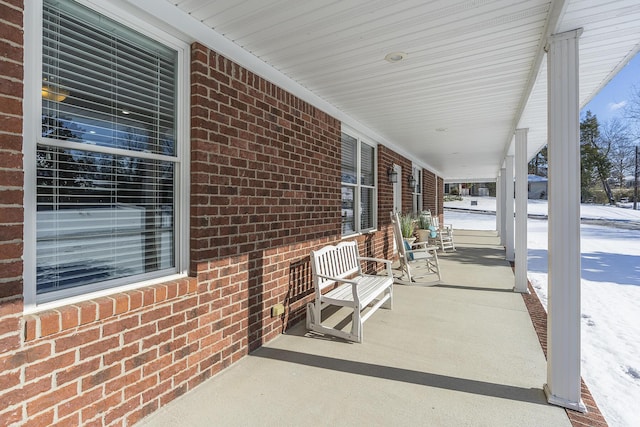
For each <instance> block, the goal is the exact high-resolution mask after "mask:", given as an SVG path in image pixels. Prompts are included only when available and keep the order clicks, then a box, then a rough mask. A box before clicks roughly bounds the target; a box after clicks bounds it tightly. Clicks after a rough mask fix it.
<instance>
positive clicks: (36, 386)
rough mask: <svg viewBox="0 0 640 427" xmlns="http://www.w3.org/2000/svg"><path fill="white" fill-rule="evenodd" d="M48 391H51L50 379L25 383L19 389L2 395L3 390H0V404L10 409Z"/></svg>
mask: <svg viewBox="0 0 640 427" xmlns="http://www.w3.org/2000/svg"><path fill="white" fill-rule="evenodd" d="M49 390H51V377H47V378H43V379H41V380H38V381H33V382H30V383H27V384H25V385H24V386H22V387H20V388H16V389H12V390H9V391H6V392H4V393H3V391H4V390H0V402H2V404H3V406H4V407H10V406H13V405H16V404H18V403H21V402H25V401H27V400H30V399H32V398H33V397H35V396H38V395H40V394H42V393H45V392H47V391H49Z"/></svg>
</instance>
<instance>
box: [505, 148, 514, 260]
mask: <svg viewBox="0 0 640 427" xmlns="http://www.w3.org/2000/svg"><path fill="white" fill-rule="evenodd" d="M504 165H505V171H506V176H505V194H504V202H505V210H504V215H505V225H506V232H507V235H506V241H505V250H506V253H507V254H506V259H507V261H514V260H515V248H514V246H513V244H514V241H515V236H514V231H515V222H514V219H513V214H514V211H513V208H514V206H513V191H514V189H513V180H514V176H513V156H507V157H506V158H505V159H504Z"/></svg>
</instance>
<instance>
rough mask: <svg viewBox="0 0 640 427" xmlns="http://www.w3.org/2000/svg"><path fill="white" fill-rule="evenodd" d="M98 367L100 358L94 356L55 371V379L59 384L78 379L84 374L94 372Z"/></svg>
mask: <svg viewBox="0 0 640 427" xmlns="http://www.w3.org/2000/svg"><path fill="white" fill-rule="evenodd" d="M99 368H100V359H99V358H95V359H91V360H87V361H82V362H80V363H77V364H75V365H73V366H72V367H70V368H68V369H65V370H64V371H61V372H57V373H56V381H57V384H58V385H59V386H60V385H62V384H64V383H67V382H70V381H75V380H78V379H80V378H82V377H84V376H85V375H89V374H91V373H93V372H96V371H97V370H98V369H99Z"/></svg>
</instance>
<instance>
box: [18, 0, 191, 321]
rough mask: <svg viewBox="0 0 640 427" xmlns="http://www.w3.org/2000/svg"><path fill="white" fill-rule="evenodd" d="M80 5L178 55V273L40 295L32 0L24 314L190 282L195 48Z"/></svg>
mask: <svg viewBox="0 0 640 427" xmlns="http://www.w3.org/2000/svg"><path fill="white" fill-rule="evenodd" d="M76 2H77V3H79V4H81V5H84V6H86V7H89V8H91V9H93V10H94V11H96V12H97V13H100V14H102V15H105V16H107V17H109V18H111V19H113V20H115V21H117V22H119V23H121V24H122V25H124V26H127V27H129V28H133V29H135V30H136V31H138V32H140V33H142V34H144V35H146V36H148V37H150V38H152V39H154V40H156V41H158V42H160V43H162V44H165V45H166V46H169V47H170V48H172V49H174V50H176V51H177V52H178V59H177V61H178V65H177V84H176V88H177V94H176V98H177V99H176V157H177V160H176V162H175V163H174V165H175V166H174V167H175V169H174V170H175V172H174V180H175V183H174V213H175V223H174V224H175V225H174V236H175V237H174V241H175V243H174V244H175V248H174V249H175V251H174V253H175V269H174V273H172V274H170V275H167V276H163V277H157V278H153V279H149V280H144V281H141V282H135V283H131V278H129V280H127V278H123V279H122V283H120V282H115V283H114V284H113V286H111V287H108V288H102V287H100V286H93V285H85V286H81V287H79V288H73V289H71V290H62V291H57V292H51V293H48V294H46V295H47V296H46V297H42V296H38V295H37V288H36V286H37V285H36V264H37V262H36V213H37V200H36V174H37V171H36V145H37V144H38V142H39V140H40V139H41V138H42V136H41V132H40V129H41V111H42V97H41V91H40V87H41V86H42V26H43V13H42V7H43V1H42V0H33V1H31V0H30V1H27V2H25V10H24V17H25V18H24V22H25V24H24V42H25V51H24V52H25V54H24V70H25V75H24V100H23V102H24V120H23V137H24V140H23V146H24V272H23V278H24V284H23V287H24V290H23V292H24V311H25V313H31V312H37V311H41V310H46V309H50V308H54V307H58V306H62V305H67V304H73V303H76V302H79V301H83V300H87V299H91V298H97V297H100V296H105V295H109V294H113V293H116V292H122V291H126V290H131V289H135V288H139V287H142V286H148V285H153V284H157V283H161V282H164V281H169V280H174V279H177V278H181V277H185V276H186V275H187V272H188V265H189V182H190V180H189V171H190V164H189V159H190V157H189V152H190V144H189V132H190V129H189V111H190V104H189V98H190V88H189V85H190V83H189V70H190V62H189V58H190V46H189V45H188V44H187V43H185V42H183V41H181V40H179V39H177V38H175V37H174V36H172V35H169V34H167V33H166V32H164V31H161V30H160V29H158V28H156V27H154V26H152V25H151V24H149V23H148V22H147V21H145V20H144V19H143V18H142V17H139V16H134V15H132V14H131V13H128V12H125V11H124V10H122V9H120V8H118V7H116V6H114V5H112V4H111V2H104V1H101V2H92V1H87V0H76Z"/></svg>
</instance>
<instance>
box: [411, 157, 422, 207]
mask: <svg viewBox="0 0 640 427" xmlns="http://www.w3.org/2000/svg"><path fill="white" fill-rule="evenodd" d="M411 175H412V176H413V178H414V179H415V180H416V186H415V187H413V188H412V189H411V208H412V209H413V213H414V214H415V215H419V214H420V213H421V212H422V210H423V206H424V201H423V197H422V194H423V192H424V190H423V188H422V187H423V184H424V180H423V176H422V175H423V170H422V168H421V167H420V166H418V165H416V164H415V163H414V164H413V166H412V167H411ZM416 188H418V191H416Z"/></svg>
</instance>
